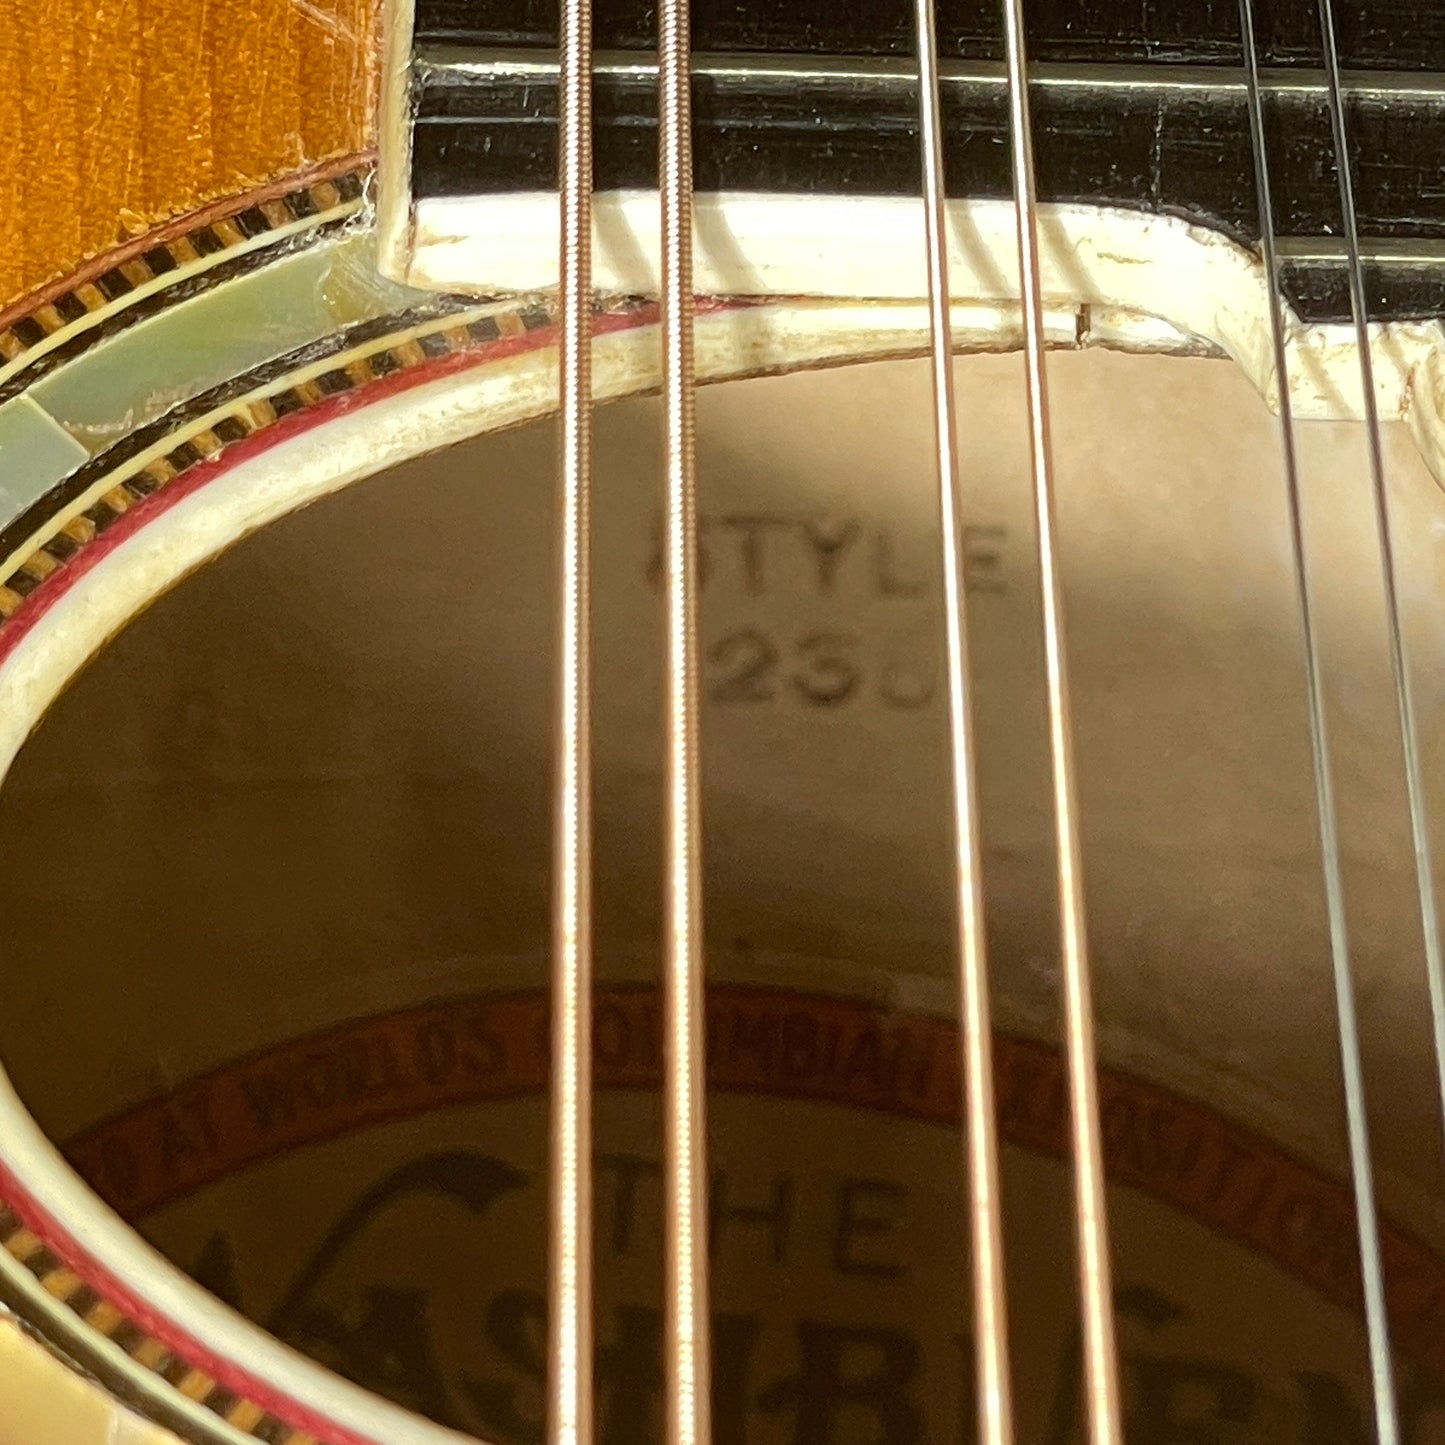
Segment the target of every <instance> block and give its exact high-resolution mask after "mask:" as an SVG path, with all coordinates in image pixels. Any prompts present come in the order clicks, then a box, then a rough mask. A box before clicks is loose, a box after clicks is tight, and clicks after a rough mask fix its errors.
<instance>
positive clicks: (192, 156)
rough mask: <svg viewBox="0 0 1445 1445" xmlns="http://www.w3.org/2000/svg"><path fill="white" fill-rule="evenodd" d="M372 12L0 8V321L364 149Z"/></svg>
mask: <svg viewBox="0 0 1445 1445" xmlns="http://www.w3.org/2000/svg"><path fill="white" fill-rule="evenodd" d="M378 9H379V5H378V0H103V3H100V4H97V3H95V0H40V3H35V0H0V137H3V138H4V149H3V151H0V306H4V305H5V304H7V303H8V302H10V301H13V300H14V299H15V298H16V297H18V296H21V295H23V294H25V293H26V292H28V291H31V290H33V289H35V288H37V287H39V286H42V285H43V284H44V283H45V282H46V281H48V280H51V279H53V278H54V277H56V276H60V275H63V274H65V273H66V272H69V271H71V270H73V269H75V268H76V267H77V266H78V265H80V264H81V263H82V262H83V261H85V260H87V259H88V258H89V257H91V256H94V255H97V254H99V253H101V252H104V251H107V250H109V249H110V248H111V247H113V246H115V245H117V244H120V243H123V242H124V241H126V240H128V239H130V238H131V237H132V236H134V235H136V234H139V233H141V232H144V231H145V230H147V229H149V228H150V227H151V226H153V225H155V224H157V223H159V222H162V221H164V220H166V219H168V218H169V217H172V216H177V215H181V214H184V213H185V212H187V211H190V210H194V209H195V208H197V207H199V206H201V205H204V204H205V203H207V202H208V201H212V200H215V199H217V198H219V197H222V196H226V195H231V194H235V193H237V192H241V191H244V190H247V189H248V188H250V187H251V186H254V185H257V184H259V183H261V182H264V181H266V180H270V179H272V178H274V177H276V176H279V175H283V174H285V173H287V172H289V171H293V170H297V169H299V168H300V167H302V166H304V165H307V164H309V163H312V162H315V161H319V160H324V159H326V158H328V157H330V156H335V155H341V154H346V153H348V152H352V151H356V150H360V149H363V148H365V147H366V146H368V145H369V144H370V143H371V131H372V120H371V112H372V88H373V84H374V74H375V49H376V33H377V24H378V17H377V11H378Z"/></svg>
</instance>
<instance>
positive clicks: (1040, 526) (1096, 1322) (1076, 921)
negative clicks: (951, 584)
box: [1003, 0, 1123, 1445]
mask: <svg viewBox="0 0 1445 1445" xmlns="http://www.w3.org/2000/svg"><path fill="white" fill-rule="evenodd" d="M1003 21H1004V36H1005V42H1006V44H1005V48H1006V53H1007V73H1008V104H1009V131H1010V135H1009V141H1010V157H1011V165H1012V172H1013V191H1014V215H1015V220H1016V224H1017V231H1018V248H1019V281H1020V291H1021V294H1022V300H1023V323H1024V327H1023V330H1024V353H1025V361H1026V366H1027V373H1028V412H1029V446H1030V455H1031V460H1032V469H1033V484H1034V485H1033V490H1034V503H1035V515H1036V525H1037V533H1038V548H1039V591H1040V597H1041V601H1042V606H1043V622H1044V658H1045V680H1046V683H1047V688H1048V716H1049V759H1050V771H1051V777H1052V785H1053V805H1054V828H1055V847H1056V849H1057V854H1058V883H1059V922H1060V932H1061V935H1062V937H1061V942H1062V950H1063V988H1064V1034H1065V1051H1066V1053H1067V1055H1068V1072H1069V1103H1070V1113H1071V1124H1072V1134H1073V1153H1074V1191H1075V1218H1074V1225H1075V1229H1076V1232H1077V1238H1078V1256H1079V1259H1078V1263H1079V1304H1080V1310H1081V1313H1082V1323H1083V1352H1084V1359H1083V1368H1084V1380H1085V1384H1086V1388H1087V1395H1088V1406H1089V1440H1090V1442H1091V1445H1121V1442H1122V1439H1123V1424H1122V1420H1121V1414H1120V1405H1119V1368H1118V1358H1117V1354H1118V1350H1117V1343H1116V1340H1115V1335H1114V1312H1113V1284H1112V1273H1113V1271H1112V1266H1111V1263H1110V1258H1109V1226H1108V1218H1107V1213H1106V1204H1105V1192H1104V1151H1103V1135H1102V1130H1101V1128H1100V1121H1099V1089H1098V1051H1097V1049H1096V1047H1095V1042H1094V1005H1093V984H1092V979H1091V975H1090V967H1089V941H1088V929H1087V923H1086V918H1085V909H1084V875H1083V856H1082V848H1081V845H1080V839H1079V804H1078V784H1077V778H1076V770H1075V761H1074V741H1073V717H1072V706H1071V702H1070V695H1069V681H1068V661H1067V648H1066V645H1065V637H1064V608H1063V598H1062V595H1061V594H1062V586H1061V578H1060V569H1059V559H1058V548H1057V541H1056V531H1057V528H1056V525H1055V516H1054V513H1055V504H1054V479H1053V446H1052V441H1051V438H1050V432H1049V393H1048V376H1047V371H1046V368H1045V360H1044V317H1043V284H1042V278H1041V271H1040V257H1039V218H1038V193H1037V186H1036V183H1035V178H1034V147H1033V130H1032V124H1031V117H1030V112H1029V97H1028V88H1027V53H1026V45H1025V40H1024V24H1023V0H1003Z"/></svg>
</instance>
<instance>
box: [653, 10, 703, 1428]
mask: <svg viewBox="0 0 1445 1445" xmlns="http://www.w3.org/2000/svg"><path fill="white" fill-rule="evenodd" d="M690 47H691V16H690V6H689V4H688V0H662V3H661V4H660V5H659V7H658V119H659V132H660V152H659V169H660V176H661V192H662V196H661V199H662V369H663V380H662V392H663V411H664V415H665V427H666V437H665V445H664V472H665V482H666V522H665V533H666V550H665V567H666V593H667V839H666V848H667V858H666V870H667V872H666V885H667V886H666V903H665V907H666V915H667V916H666V937H665V941H664V974H665V977H664V994H665V998H664V1009H663V1013H664V1064H663V1094H664V1100H663V1114H664V1136H665V1137H664V1155H665V1162H664V1172H665V1182H666V1207H665V1214H666V1245H665V1251H664V1253H665V1280H666V1300H665V1347H666V1350H667V1385H666V1421H667V1425H666V1431H667V1441H668V1445H709V1441H710V1439H711V1388H710V1377H711V1346H710V1319H709V1299H708V1253H707V1251H708V1230H707V1092H706V1084H707V1075H706V1066H705V1062H704V1056H703V1050H704V1039H705V1016H704V1011H705V979H704V972H703V970H704V951H703V899H702V860H701V853H702V830H701V825H700V818H699V811H698V809H699V802H700V791H701V790H700V780H699V759H698V680H697V571H698V560H697V472H696V435H697V425H696V413H695V395H694V381H695V379H694V371H693V308H694V301H693V280H692V247H693V209H692V208H693V195H692V134H691V132H692V103H691V102H692V81H691V51H690Z"/></svg>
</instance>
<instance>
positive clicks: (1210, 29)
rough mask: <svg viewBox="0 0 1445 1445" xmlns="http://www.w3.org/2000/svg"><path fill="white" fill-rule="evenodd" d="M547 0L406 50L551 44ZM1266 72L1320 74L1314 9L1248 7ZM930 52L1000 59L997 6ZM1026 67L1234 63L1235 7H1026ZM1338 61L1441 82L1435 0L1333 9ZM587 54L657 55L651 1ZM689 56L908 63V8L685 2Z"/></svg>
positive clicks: (1444, 30) (957, 3) (1346, 4)
mask: <svg viewBox="0 0 1445 1445" xmlns="http://www.w3.org/2000/svg"><path fill="white" fill-rule="evenodd" d="M557 9H558V7H557V3H556V0H417V6H416V37H417V43H418V44H419V45H422V46H427V45H467V46H479V47H498V46H500V47H510V46H522V47H549V46H555V45H556V44H557ZM1256 10H1257V11H1258V23H1259V41H1260V44H1261V47H1262V54H1263V56H1264V58H1265V60H1266V62H1267V63H1269V64H1273V65H1291V66H1311V65H1318V64H1319V63H1320V48H1321V39H1320V25H1319V11H1318V5H1317V3H1316V0H1258V4H1257V5H1256ZM936 13H937V16H938V38H939V50H940V53H941V54H944V55H947V56H953V57H955V58H959V59H969V60H998V59H1002V56H1003V45H1002V40H1001V30H1000V6H999V3H998V0H938V4H937V9H936ZM1026 18H1027V25H1028V35H1029V47H1030V53H1031V54H1032V56H1033V57H1034V59H1036V60H1052V61H1060V62H1087V63H1091V64H1111V63H1121V64H1122V63H1130V62H1140V61H1143V62H1151V61H1152V62H1159V63H1166V64H1167V63H1171V62H1173V63H1178V62H1186V63H1197V64H1226V65H1228V64H1238V63H1239V61H1240V41H1239V5H1238V0H1029V3H1028V5H1027V7H1026ZM1335 19H1336V31H1337V37H1338V42H1339V46H1340V54H1341V59H1342V61H1343V63H1344V64H1345V65H1346V66H1348V67H1351V68H1355V69H1362V70H1374V69H1385V70H1399V71H1417V72H1421V71H1445V4H1441V3H1439V0H1336V3H1335ZM593 26H594V33H595V37H596V43H597V46H598V48H599V49H604V50H607V49H621V50H649V49H652V48H654V47H655V46H656V44H657V7H656V4H655V0H595V6H594V12H593ZM692 31H693V35H692V39H693V48H694V49H695V50H697V51H723V52H736V53H751V54H769V53H773V54H808V55H910V54H912V52H913V10H912V6H911V5H910V4H909V3H907V0H692Z"/></svg>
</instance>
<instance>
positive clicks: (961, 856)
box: [916, 0, 1013, 1445]
mask: <svg viewBox="0 0 1445 1445" xmlns="http://www.w3.org/2000/svg"><path fill="white" fill-rule="evenodd" d="M916 30H917V44H918V89H919V97H918V99H919V125H920V134H921V137H922V150H923V198H924V216H925V227H924V229H925V235H926V239H927V256H928V302H929V336H930V342H931V355H932V375H933V426H934V439H935V442H936V445H937V453H938V454H937V467H938V500H939V520H940V531H941V535H942V551H943V585H944V601H945V608H946V612H947V617H946V623H945V626H946V630H947V636H948V723H949V763H950V768H951V784H952V803H953V838H954V858H953V862H954V886H955V890H956V895H957V896H956V906H957V910H958V912H957V926H958V942H957V947H958V957H957V967H958V972H959V1012H960V1018H959V1024H960V1033H959V1038H960V1044H961V1048H962V1065H963V1070H962V1085H963V1113H962V1118H963V1120H964V1151H965V1170H964V1179H965V1185H966V1192H967V1196H968V1205H969V1217H970V1240H971V1243H972V1248H973V1317H974V1370H975V1375H976V1378H977V1408H978V1438H979V1441H980V1445H1012V1441H1013V1398H1012V1388H1011V1385H1010V1378H1009V1349H1008V1305H1007V1286H1006V1282H1005V1276H1004V1252H1003V1197H1002V1191H1001V1188H1000V1184H999V1169H998V1120H997V1111H996V1106H995V1101H994V1078H993V1011H992V1008H991V1006H990V1002H989V979H988V957H987V949H986V944H985V926H984V904H983V848H982V845H981V838H980V827H979V816H978V800H977V783H976V757H975V734H974V720H973V705H972V690H973V679H972V670H971V668H970V665H969V643H968V614H967V595H966V594H967V587H966V579H965V573H964V556H965V547H964V522H963V514H964V507H963V488H962V483H961V481H960V477H959V466H958V439H957V438H958V429H957V413H958V408H957V400H956V395H955V391H954V382H953V318H952V312H951V309H950V301H951V294H952V293H951V292H950V290H949V266H948V220H947V213H946V194H947V193H946V190H945V187H944V176H943V119H942V114H941V106H940V102H939V64H938V34H937V23H936V19H935V16H934V0H917V3H916Z"/></svg>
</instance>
